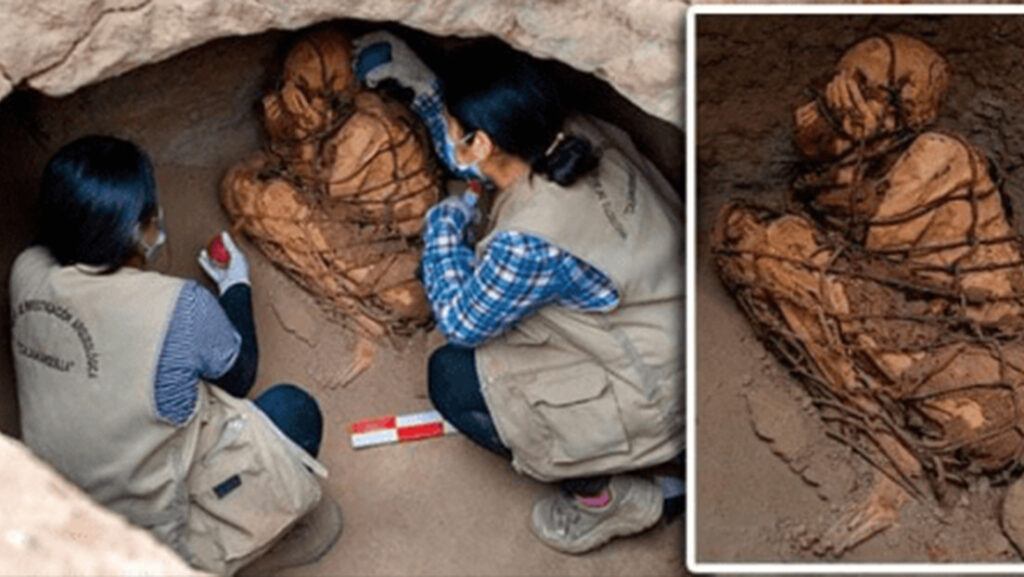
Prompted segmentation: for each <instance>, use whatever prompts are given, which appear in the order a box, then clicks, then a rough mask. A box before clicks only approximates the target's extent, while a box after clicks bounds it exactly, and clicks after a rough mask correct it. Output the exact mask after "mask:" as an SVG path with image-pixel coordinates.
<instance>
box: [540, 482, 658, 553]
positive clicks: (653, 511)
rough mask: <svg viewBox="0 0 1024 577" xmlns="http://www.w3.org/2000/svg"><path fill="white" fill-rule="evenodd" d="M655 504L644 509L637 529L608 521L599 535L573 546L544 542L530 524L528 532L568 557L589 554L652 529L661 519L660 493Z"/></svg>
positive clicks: (624, 521)
mask: <svg viewBox="0 0 1024 577" xmlns="http://www.w3.org/2000/svg"><path fill="white" fill-rule="evenodd" d="M654 495H655V504H654V506H652V507H649V508H645V509H644V510H645V511H646V512H647V513H646V516H645V517H644V518H642V519H640V521H639V525H640V526H639V528H638V527H637V524H636V523H634V522H631V520H627V519H614V518H613V519H610V520H609V521H608V525H606V529H604V530H602V531H601V532H600V533H601V534H600V535H596V536H594V537H592V538H589V539H584V540H581V541H578V542H576V544H575V545H562V544H560V543H553V542H550V541H546V540H545V539H544V538H543V537H541V536H540V535H539V534H538V533H537V530H536V529H534V526H533V523H530V532H532V533H533V535H534V536H535V537H537V539H538V540H540V542H541V543H544V544H545V545H547V546H548V547H550V548H552V549H554V550H555V551H559V552H561V553H568V554H570V555H581V554H583V553H589V552H591V551H593V550H594V549H597V548H599V547H601V546H603V545H604V544H606V543H608V542H609V541H611V540H612V539H615V538H617V537H628V536H630V535H636V534H639V533H643V532H644V531H646V530H648V529H650V528H651V527H653V526H654V525H655V524H656V523H657V522H658V520H659V519H661V513H662V507H663V506H664V499H662V498H661V493H660V491H659V492H655V493H654Z"/></svg>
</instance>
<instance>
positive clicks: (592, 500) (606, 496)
mask: <svg viewBox="0 0 1024 577" xmlns="http://www.w3.org/2000/svg"><path fill="white" fill-rule="evenodd" d="M576 499H577V500H578V501H579V502H580V503H581V504H583V505H585V506H587V507H592V508H594V509H600V508H602V507H607V506H608V503H611V502H612V492H611V491H609V490H607V489H605V490H604V491H602V492H601V494H600V495H598V496H596V497H584V496H582V495H576Z"/></svg>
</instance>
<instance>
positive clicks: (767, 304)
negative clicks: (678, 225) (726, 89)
mask: <svg viewBox="0 0 1024 577" xmlns="http://www.w3.org/2000/svg"><path fill="white" fill-rule="evenodd" d="M948 78H949V67H948V65H947V63H946V62H945V61H944V60H943V59H942V58H941V57H940V56H939V55H938V54H937V53H936V52H935V51H934V50H932V49H931V48H930V47H928V46H927V45H925V44H924V43H922V42H920V41H918V40H916V39H913V38H909V37H905V36H898V35H892V36H886V37H879V38H870V39H867V40H864V41H862V42H861V43H859V44H857V45H856V46H854V47H853V48H851V49H850V50H849V51H848V52H847V54H846V55H845V56H844V57H843V59H842V60H841V61H840V62H839V64H838V65H837V70H836V74H835V75H834V76H833V78H832V80H831V81H830V82H829V84H828V86H827V87H826V88H825V89H824V91H822V93H821V95H820V97H819V98H818V99H817V100H815V101H814V102H811V103H809V104H807V105H805V106H802V107H800V108H799V109H798V110H797V112H796V119H795V120H796V134H795V142H796V145H797V147H798V149H799V150H800V152H801V153H802V154H804V155H805V157H806V158H807V159H808V160H809V161H810V165H811V166H814V167H815V168H814V170H812V171H810V172H808V173H807V174H804V175H802V176H801V177H800V178H799V179H798V181H797V182H796V185H795V186H794V189H795V190H794V196H795V198H796V199H797V200H798V201H799V202H796V203H793V204H794V206H796V207H798V208H795V209H794V210H792V211H790V212H789V213H785V214H781V213H778V212H775V211H772V210H769V209H765V208H762V207H756V206H752V205H749V204H741V203H730V204H729V205H727V206H726V207H725V208H724V209H723V210H722V212H721V213H720V215H719V217H718V220H717V222H716V225H715V229H714V231H713V239H712V243H713V247H714V248H713V250H714V251H715V258H716V262H717V265H718V270H719V273H720V275H721V278H722V280H723V281H724V283H725V284H726V285H727V286H728V287H729V288H730V289H731V290H732V291H733V293H734V294H735V296H736V298H737V299H738V300H739V302H740V304H741V306H742V308H743V310H744V311H745V312H746V314H747V316H748V317H749V318H750V320H751V322H752V323H753V324H754V326H755V328H756V329H757V331H758V333H759V334H760V335H761V336H762V338H764V339H765V340H766V341H767V343H768V344H769V345H770V346H771V347H772V348H773V349H774V350H775V352H776V353H777V354H779V355H780V356H781V357H783V359H784V360H786V361H787V362H788V363H789V364H790V366H791V367H792V368H793V369H794V371H795V372H796V373H797V374H798V375H799V376H800V378H801V381H802V382H803V383H804V385H805V386H806V388H807V390H808V391H809V393H810V394H811V396H812V397H813V399H814V402H815V405H816V406H817V407H818V409H819V411H820V415H821V417H822V419H823V420H824V421H825V423H826V424H827V425H828V426H829V431H830V435H833V436H835V438H837V439H840V440H842V441H844V442H846V443H847V444H849V445H850V446H852V447H854V449H855V450H856V451H857V452H858V453H859V454H861V455H862V456H864V457H866V458H867V459H869V460H870V461H871V462H872V463H874V464H875V465H876V466H877V467H878V468H879V470H880V471H881V473H883V474H884V477H883V483H885V484H888V485H889V486H890V489H893V488H895V487H897V486H898V487H901V488H902V489H903V490H904V491H905V493H906V494H910V495H913V496H916V497H927V498H928V499H930V498H931V497H932V495H934V494H939V495H941V494H942V491H943V490H944V488H945V487H946V484H947V483H951V482H952V483H958V484H966V483H968V482H969V481H970V478H971V477H972V476H976V475H982V474H989V475H1000V474H1008V473H1010V472H1012V471H1013V469H1014V468H1015V466H1016V465H1017V463H1018V457H1019V456H1020V453H1021V450H1022V448H1024V434H1022V431H1024V428H1022V427H1021V424H1024V398H1022V397H1021V394H1022V392H1024V342H1021V340H1020V337H1019V335H1020V334H1021V329H1022V328H1024V299H1022V297H1024V262H1022V256H1024V243H1022V241H1021V239H1020V238H1019V237H1018V236H1017V234H1016V232H1015V228H1014V225H1013V223H1012V211H1011V210H1010V206H1009V202H1008V199H1007V198H1006V197H1005V196H1004V195H1003V193H1002V192H1001V190H1000V186H999V185H1000V183H999V180H998V175H997V172H996V169H995V167H994V166H993V165H992V164H991V163H990V161H989V160H988V159H987V158H986V156H985V154H984V153H983V152H982V151H981V150H979V149H977V148H975V147H973V146H972V145H971V144H969V143H968V142H966V141H965V140H964V139H963V138H961V137H959V136H956V135H950V134H943V133H939V132H929V131H926V128H927V126H928V125H929V124H931V123H932V122H933V121H934V120H935V118H936V115H937V109H938V105H939V101H940V99H941V96H942V93H943V92H944V91H945V89H946V86H947V83H948ZM882 493H884V491H883V492H882ZM879 494H881V493H879ZM888 494H889V497H887V498H881V499H876V501H875V502H873V503H870V505H871V506H873V507H875V508H876V510H875V511H874V512H873V514H874V515H875V519H874V522H870V521H869V522H867V523H866V524H863V526H862V527H861V528H859V529H858V528H854V527H849V529H850V530H851V533H852V534H850V535H847V536H846V537H845V538H846V542H845V543H844V544H841V545H836V546H835V551H836V552H841V550H842V549H843V548H845V547H848V546H852V545H853V544H855V543H856V542H857V541H859V540H862V539H863V538H866V537H867V536H869V535H870V534H871V533H873V532H874V531H876V530H878V529H879V528H884V523H882V522H880V520H879V519H880V517H884V515H880V513H879V511H882V510H883V509H885V508H886V507H890V508H892V506H893V505H895V504H898V502H899V501H900V499H901V497H899V496H898V495H897V494H904V492H903V491H899V490H898V489H897V490H895V491H893V490H890V491H889V492H888ZM882 501H885V502H882ZM862 520H863V519H862ZM888 520H890V521H891V518H890V519H888Z"/></svg>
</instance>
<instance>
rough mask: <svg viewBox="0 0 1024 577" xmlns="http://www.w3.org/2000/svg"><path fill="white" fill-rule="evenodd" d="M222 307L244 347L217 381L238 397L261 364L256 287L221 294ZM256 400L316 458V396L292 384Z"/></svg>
mask: <svg viewBox="0 0 1024 577" xmlns="http://www.w3.org/2000/svg"><path fill="white" fill-rule="evenodd" d="M220 306H221V307H222V308H223V309H224V312H225V313H227V315H228V319H230V320H231V324H233V325H234V326H235V330H237V331H238V334H240V335H241V336H242V349H241V351H240V352H239V353H238V358H237V359H236V360H235V364H233V365H231V368H230V369H229V370H228V372H226V373H224V376H222V377H221V378H219V379H217V380H216V381H213V383H214V384H215V385H217V386H219V387H221V388H222V389H224V390H225V391H227V392H229V393H231V394H232V395H234V396H236V397H240V398H241V397H245V396H246V395H248V394H249V391H250V390H251V389H252V385H253V383H254V382H255V381H256V369H257V367H258V366H259V347H258V345H257V344H256V324H255V323H254V322H253V318H252V289H250V288H249V285H247V284H236V285H234V286H232V287H231V288H229V289H228V291H227V292H226V293H224V294H223V295H221V297H220ZM253 403H255V404H256V406H257V407H259V408H260V410H261V411H263V412H264V413H266V415H267V416H268V417H270V420H271V421H274V424H275V425H277V428H279V429H281V432H283V433H284V434H285V435H288V438H290V439H291V440H293V441H295V443H296V444H297V445H299V446H300V447H302V448H303V449H305V450H306V452H308V453H309V454H310V455H313V456H314V457H316V456H317V455H318V454H319V453H320V442H321V440H322V439H323V427H324V425H323V423H324V418H323V413H321V412H320V407H319V406H318V405H317V402H316V399H314V398H313V397H312V396H310V394H309V393H307V392H306V391H304V390H302V389H300V388H299V387H297V386H295V385H291V384H280V385H274V386H273V387H270V388H269V389H267V390H266V391H264V392H263V393H262V394H261V395H260V396H258V397H256V398H255V399H254V400H253Z"/></svg>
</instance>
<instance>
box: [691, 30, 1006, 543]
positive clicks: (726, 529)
mask: <svg viewBox="0 0 1024 577" xmlns="http://www.w3.org/2000/svg"><path fill="white" fill-rule="evenodd" d="M697 26H698V44H697V59H698V71H697V73H698V76H697V88H698V94H697V98H698V117H697V127H696V129H697V134H698V190H697V198H698V206H697V210H698V215H697V218H698V222H699V225H698V231H697V238H698V248H697V254H698V262H697V299H698V300H697V310H698V317H697V323H698V325H697V327H698V341H697V370H698V379H697V405H696V407H691V409H695V410H696V412H697V430H696V434H697V448H698V451H697V455H698V456H697V470H698V478H697V510H696V514H697V527H698V534H697V536H696V541H697V556H698V559H699V560H700V561H702V562H755V561H757V562H772V561H816V560H827V559H828V557H821V556H818V555H817V554H815V552H814V549H815V541H816V540H817V539H818V538H819V537H821V536H822V534H823V533H824V531H825V529H826V528H828V527H829V526H830V525H832V524H833V523H834V522H835V521H836V520H837V519H838V518H839V516H840V515H842V514H843V513H844V512H845V511H847V510H849V508H850V507H852V506H856V505H857V504H858V503H859V502H860V501H861V500H862V499H863V498H864V497H865V495H866V493H867V490H868V489H869V486H870V481H871V474H872V472H871V470H870V469H869V467H868V466H867V465H866V464H865V462H864V461H863V460H861V459H860V458H859V457H856V456H855V455H853V454H852V453H851V452H850V451H849V450H848V449H846V448H844V447H843V446H841V445H839V444H838V443H836V442H833V441H831V440H830V439H828V438H827V437H825V435H824V431H823V428H822V426H821V424H820V422H819V421H818V419H817V417H816V414H815V411H814V409H813V408H811V405H810V402H809V398H808V397H807V395H806V394H805V393H804V392H803V390H802V389H801V388H800V385H799V383H798V382H797V380H796V379H795V378H793V377H791V376H790V375H789V374H788V373H787V371H786V369H785V368H784V367H783V366H782V365H781V364H780V363H779V362H778V361H777V360H776V359H775V357H774V356H771V355H769V354H768V353H767V352H766V350H765V349H764V348H763V347H762V345H761V344H760V342H758V340H757V339H756V338H755V337H754V334H753V332H752V330H751V328H750V326H749V325H748V323H747V321H746V319H745V318H744V316H743V315H742V314H741V312H740V310H739V309H738V308H737V306H736V305H735V303H734V301H733V300H732V298H731V296H730V295H729V294H728V293H727V292H726V290H725V289H724V288H723V286H722V285H721V283H720V282H719V281H718V278H717V277H716V274H715V271H714V267H713V265H712V262H711V259H710V253H709V246H708V232H709V230H710V228H711V225H712V223H713V221H714V217H715V215H716V214H717V213H718V211H719V209H720V208H721V207H722V205H723V204H724V203H725V202H726V201H727V200H728V199H730V198H737V197H742V198H750V199H754V198H756V199H759V200H761V201H767V202H781V200H782V198H783V192H784V191H785V190H786V188H787V186H788V185H789V183H790V182H791V180H792V177H793V175H794V160H795V158H796V155H795V151H794V149H793V147H792V144H791V141H790V134H791V129H792V120H791V118H792V111H793V109H794V108H795V106H796V105H797V104H800V103H802V102H804V101H805V100H804V99H805V98H806V97H807V96H806V93H805V92H804V88H805V87H806V86H808V84H809V83H810V82H812V81H813V80H815V79H817V78H818V77H821V76H827V75H830V72H831V67H832V65H833V64H834V63H835V62H836V61H837V60H838V58H839V57H840V56H841V55H842V53H843V51H844V50H845V49H846V48H848V47H849V46H851V45H852V44H853V43H855V42H856V41H857V40H859V39H861V38H863V37H865V36H867V35H870V34H873V33H879V32H903V33H909V34H914V35H917V36H918V37H920V38H922V39H924V40H925V41H927V42H929V43H931V44H932V45H933V46H935V47H936V48H937V49H938V50H939V52H941V53H942V54H943V55H945V56H946V57H947V58H948V59H949V61H950V62H951V64H952V66H953V79H952V83H951V87H950V91H949V94H948V96H947V98H946V101H945V104H944V107H943V109H942V112H941V114H940V121H939V125H938V126H939V128H942V129H946V130H950V131H954V132H958V133H960V134H963V135H964V136H966V137H967V138H968V139H969V140H970V141H972V142H973V143H974V144H976V145H979V146H981V147H984V148H985V149H987V150H988V151H989V153H990V154H991V156H992V158H993V159H994V160H995V161H996V163H997V164H998V165H1000V167H1001V168H1002V169H1003V170H1004V171H1005V173H1006V177H1007V182H1006V186H1007V190H1008V191H1009V192H1010V194H1011V196H1012V197H1013V198H1014V201H1015V203H1016V206H1017V207H1020V206H1024V205H1022V204H1021V201H1022V200H1024V198H1022V195H1021V194H1020V192H1021V191H1022V190H1024V171H1022V170H1020V169H1021V167H1022V166H1024V146H1022V145H1024V106H1022V105H1024V93H1021V92H1020V86H1021V85H1022V84H1024V70H1022V69H1021V67H1020V66H1019V64H1018V62H1019V55H1020V54H1021V43H1022V40H1021V39H1022V38H1024V35H1022V32H1024V18H1021V17H1016V16H1013V17H1009V16H996V17H983V16H967V17H916V18H908V17H878V16H844V17H817V16H786V17H783V16H702V17H700V19H699V20H698V23H697ZM1018 210H1019V208H1018ZM1004 492H1005V487H990V486H988V484H987V483H985V482H980V483H978V484H977V485H976V486H974V487H971V488H970V489H969V490H965V491H962V492H959V493H956V494H954V495H953V496H952V498H951V499H950V502H951V504H950V505H949V507H948V510H946V511H945V513H944V514H943V515H944V519H942V520H940V519H939V518H937V517H936V516H935V515H932V514H931V513H930V512H929V511H928V510H927V509H925V508H924V507H923V506H920V505H916V504H912V505H909V506H907V507H905V508H904V509H903V514H902V518H901V520H900V522H899V523H898V524H897V525H896V526H894V527H892V528H890V529H888V530H886V531H884V532H883V533H881V534H879V535H876V536H875V537H873V538H871V539H870V540H868V541H866V542H865V543H863V544H862V545H860V546H859V547H857V548H855V549H853V550H852V551H849V552H847V553H846V554H845V555H844V556H843V557H842V559H843V560H844V561H879V562H894V561H916V562H929V561H965V562H967V561H990V562H991V561H1019V560H1020V557H1019V556H1018V554H1017V553H1016V552H1015V550H1014V549H1013V547H1012V546H1011V545H1010V543H1009V542H1008V541H1007V540H1006V539H1005V537H1004V536H1003V534H1002V533H1001V531H1000V528H999V521H998V514H999V505H1000V503H1001V500H1002V496H1003V494H1004Z"/></svg>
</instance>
